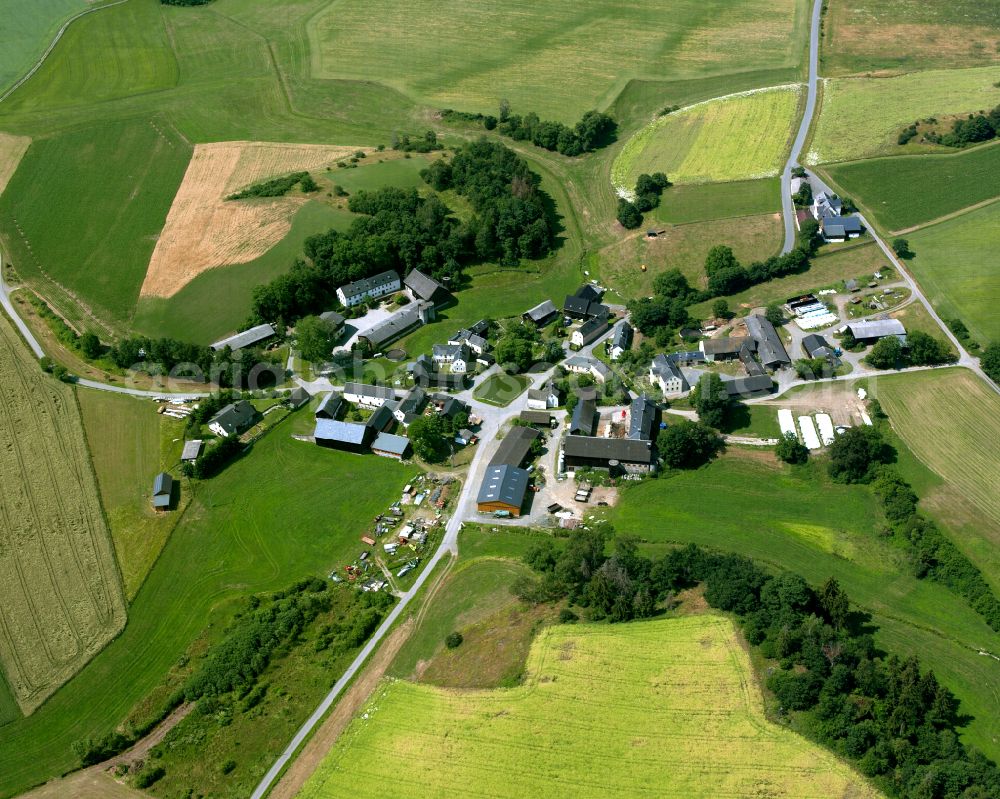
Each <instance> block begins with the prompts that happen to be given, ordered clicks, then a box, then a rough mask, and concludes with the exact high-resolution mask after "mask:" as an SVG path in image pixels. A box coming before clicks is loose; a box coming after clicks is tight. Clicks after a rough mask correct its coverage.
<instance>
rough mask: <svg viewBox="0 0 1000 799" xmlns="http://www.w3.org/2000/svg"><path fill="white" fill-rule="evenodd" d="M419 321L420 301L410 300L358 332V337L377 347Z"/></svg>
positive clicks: (406, 331)
mask: <svg viewBox="0 0 1000 799" xmlns="http://www.w3.org/2000/svg"><path fill="white" fill-rule="evenodd" d="M421 322H422V320H421V318H420V303H416V302H412V303H410V304H409V305H407V306H406V307H405V308H403V309H401V310H399V311H396V312H395V313H394V314H392V316H389V317H386V318H385V319H383V320H382V321H381V322H378V323H377V324H374V325H372V326H371V327H370V328H368V329H367V330H366V331H364V332H363V333H359V334H358V338H363V339H365V340H366V341H367V342H368V343H369V344H370V345H371V346H372V347H373V348H374V349H378V348H379V347H381V346H382V345H383V344H388V343H389V342H390V341H395V340H396V339H397V338H399V337H400V336H402V335H404V334H405V333H408V332H409V331H410V329H411V328H413V327H415V326H416V325H419V324H421Z"/></svg>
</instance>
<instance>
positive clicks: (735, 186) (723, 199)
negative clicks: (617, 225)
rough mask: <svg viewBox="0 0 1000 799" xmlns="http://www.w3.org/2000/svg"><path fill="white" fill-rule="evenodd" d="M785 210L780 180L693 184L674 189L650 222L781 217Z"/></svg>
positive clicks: (674, 222)
mask: <svg viewBox="0 0 1000 799" xmlns="http://www.w3.org/2000/svg"><path fill="white" fill-rule="evenodd" d="M780 209H781V183H780V182H779V181H778V179H777V178H767V179H765V180H743V181H732V182H729V183H721V184H720V183H689V184H687V185H684V186H673V187H671V188H670V189H669V190H668V191H667V192H666V193H665V194H664V195H663V197H662V199H661V200H660V204H659V205H658V206H657V207H656V208H655V209H654V210H652V211H650V213H649V217H648V218H650V219H655V220H657V221H659V222H664V223H666V224H670V225H681V224H684V223H686V222H706V221H708V220H712V219H728V218H730V217H735V216H754V215H757V214H767V213H777V212H778V211H779V210H780Z"/></svg>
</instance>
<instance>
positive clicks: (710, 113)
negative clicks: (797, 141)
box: [611, 86, 800, 199]
mask: <svg viewBox="0 0 1000 799" xmlns="http://www.w3.org/2000/svg"><path fill="white" fill-rule="evenodd" d="M799 93H800V87H799V86H778V87H774V88H772V89H758V90H753V91H750V92H744V93H741V94H737V95H734V96H731V97H723V98H720V99H717V100H709V101H707V102H704V103H697V104H696V105H692V106H688V107H687V108H683V109H681V110H680V111H675V112H674V113H672V114H668V115H667V116H664V117H660V118H659V119H657V120H656V121H655V122H653V123H652V124H650V125H648V126H647V127H645V128H643V129H642V130H641V131H639V132H638V133H637V134H636V135H635V136H633V137H632V138H631V139H630V140H629V141H628V142H627V143H626V144H625V146H624V147H623V148H622V151H621V153H619V155H618V157H617V158H616V159H615V163H614V166H613V167H612V168H611V179H612V181H613V182H614V184H615V186H616V187H618V188H619V189H623V188H624V189H628V188H631V187H632V186H634V185H635V179H636V178H637V177H638V176H639V174H641V173H643V172H646V173H651V172H665V173H666V174H667V177H669V178H670V180H672V181H673V182H674V183H705V182H708V181H716V180H746V179H751V178H763V177H769V176H772V175H777V174H778V172H779V171H780V169H781V164H782V162H783V161H784V158H785V154H786V151H787V149H788V143H789V136H790V135H791V130H792V123H793V122H794V119H795V110H796V108H797V107H798V98H799ZM668 199H669V198H668Z"/></svg>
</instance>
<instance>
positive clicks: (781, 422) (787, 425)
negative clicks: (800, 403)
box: [778, 408, 795, 436]
mask: <svg viewBox="0 0 1000 799" xmlns="http://www.w3.org/2000/svg"><path fill="white" fill-rule="evenodd" d="M778 427H780V428H781V435H783V436H787V435H788V434H789V433H791V434H792V435H793V436H794V435H795V419H794V418H793V417H792V412H791V411H790V410H788V408H782V409H781V410H779V411H778Z"/></svg>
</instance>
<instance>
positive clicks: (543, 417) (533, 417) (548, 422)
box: [517, 411, 552, 427]
mask: <svg viewBox="0 0 1000 799" xmlns="http://www.w3.org/2000/svg"><path fill="white" fill-rule="evenodd" d="M517 418H518V419H520V420H521V421H522V422H524V423H525V424H530V425H534V426H537V427H551V426H552V414H550V413H549V412H548V411H521V414H520V416H518V417H517Z"/></svg>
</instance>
